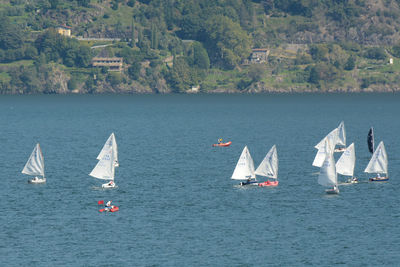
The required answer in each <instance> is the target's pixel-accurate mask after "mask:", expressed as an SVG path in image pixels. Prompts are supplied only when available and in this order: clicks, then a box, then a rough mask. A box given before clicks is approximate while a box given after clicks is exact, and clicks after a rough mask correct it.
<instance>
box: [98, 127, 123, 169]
mask: <svg viewBox="0 0 400 267" xmlns="http://www.w3.org/2000/svg"><path fill="white" fill-rule="evenodd" d="M110 148H112V151H113V157H114V161H115V162H114V164H115V167H119V162H118V146H117V141H116V140H115V135H114V133H111V135H110V137H108V139H107V141H106V143H105V144H104V146H103V148H102V149H101V151H100V153H99V155H98V156H97V159H98V160H101V158H102V157H103V155H104V154H105V153H107V151H108V150H109V149H110Z"/></svg>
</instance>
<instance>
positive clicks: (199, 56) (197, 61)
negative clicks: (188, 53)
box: [193, 42, 210, 69]
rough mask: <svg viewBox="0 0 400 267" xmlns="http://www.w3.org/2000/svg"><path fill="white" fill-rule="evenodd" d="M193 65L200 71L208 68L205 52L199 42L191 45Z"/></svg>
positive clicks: (208, 60) (208, 62) (208, 63)
mask: <svg viewBox="0 0 400 267" xmlns="http://www.w3.org/2000/svg"><path fill="white" fill-rule="evenodd" d="M193 64H194V65H195V66H196V67H198V68H200V69H209V68H210V59H209V57H208V53H207V50H206V49H205V48H204V47H203V46H202V44H201V43H199V42H194V43H193Z"/></svg>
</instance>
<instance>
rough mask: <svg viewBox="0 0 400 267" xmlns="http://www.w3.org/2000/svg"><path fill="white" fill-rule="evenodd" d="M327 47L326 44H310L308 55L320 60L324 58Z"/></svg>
mask: <svg viewBox="0 0 400 267" xmlns="http://www.w3.org/2000/svg"><path fill="white" fill-rule="evenodd" d="M328 51H329V50H328V48H327V47H326V45H311V46H310V55H311V57H312V59H313V60H315V61H321V60H326V56H327V54H328Z"/></svg>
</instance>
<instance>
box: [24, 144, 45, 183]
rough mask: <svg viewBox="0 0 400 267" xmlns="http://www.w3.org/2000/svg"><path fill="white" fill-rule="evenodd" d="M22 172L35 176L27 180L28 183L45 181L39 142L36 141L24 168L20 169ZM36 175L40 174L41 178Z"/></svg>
mask: <svg viewBox="0 0 400 267" xmlns="http://www.w3.org/2000/svg"><path fill="white" fill-rule="evenodd" d="M22 173H23V174H27V175H32V176H33V175H34V176H35V178H33V179H30V180H28V183H31V184H42V183H45V182H46V178H45V175H44V158H43V153H42V149H41V148H40V144H39V143H37V144H36V146H35V148H34V149H33V151H32V153H31V155H30V157H29V159H28V161H27V162H26V164H25V167H24V169H23V170H22ZM38 176H42V178H39V177H38Z"/></svg>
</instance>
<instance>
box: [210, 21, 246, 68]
mask: <svg viewBox="0 0 400 267" xmlns="http://www.w3.org/2000/svg"><path fill="white" fill-rule="evenodd" d="M250 43H251V42H250V37H249V36H248V35H247V33H246V32H245V31H243V30H242V28H241V27H240V25H239V24H238V23H235V22H233V21H232V20H231V19H230V18H228V17H224V16H214V17H211V18H209V19H208V20H207V21H206V41H205V44H206V47H207V51H208V54H209V55H210V59H211V62H212V63H214V64H217V65H221V66H223V67H225V68H228V69H232V68H234V67H235V66H237V65H238V64H239V63H240V62H241V61H242V60H243V59H244V58H247V57H248V56H249V55H250V52H251V49H250Z"/></svg>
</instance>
